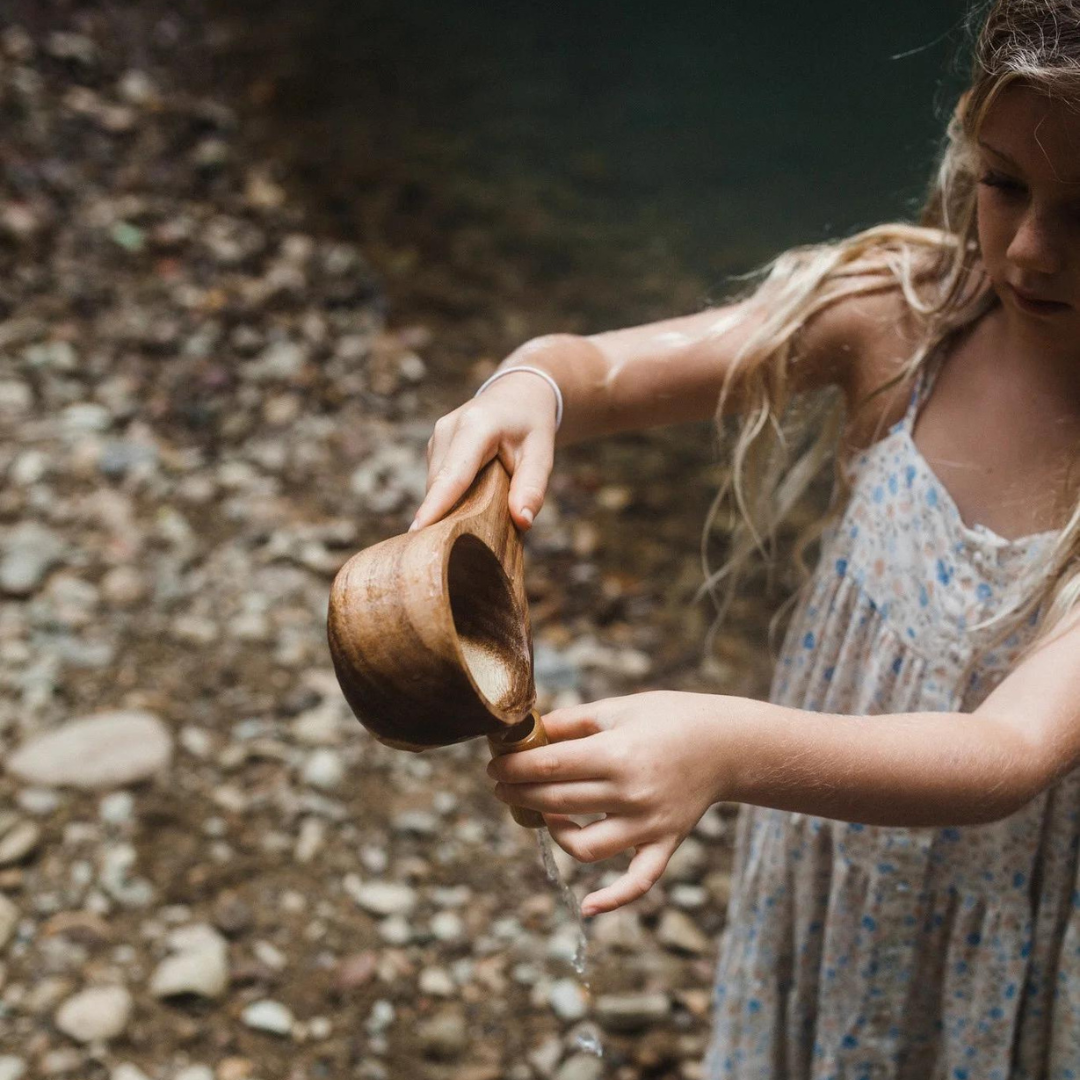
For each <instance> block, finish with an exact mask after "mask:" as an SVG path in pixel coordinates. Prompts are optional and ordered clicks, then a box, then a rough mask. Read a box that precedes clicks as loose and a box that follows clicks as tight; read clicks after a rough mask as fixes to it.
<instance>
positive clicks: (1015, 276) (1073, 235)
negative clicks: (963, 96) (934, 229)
mask: <svg viewBox="0 0 1080 1080" xmlns="http://www.w3.org/2000/svg"><path fill="white" fill-rule="evenodd" d="M978 141H979V146H978V150H979V156H980V170H979V189H978V228H979V245H980V247H981V249H982V257H983V264H984V266H985V268H986V272H987V273H988V274H989V276H990V280H991V282H992V283H993V286H994V289H995V290H996V291H997V294H998V296H999V297H1000V298H1001V302H1002V304H1003V305H1004V308H1005V311H1006V313H1007V314H1008V315H1010V316H1011V319H1012V321H1013V322H1014V323H1015V325H1016V326H1017V327H1018V329H1021V330H1022V331H1024V332H1025V333H1031V334H1034V335H1036V336H1037V337H1040V338H1043V339H1047V340H1056V341H1057V342H1058V343H1059V344H1066V343H1067V342H1071V343H1073V348H1075V347H1076V344H1075V343H1076V342H1078V341H1080V113H1077V112H1074V111H1071V110H1070V109H1069V106H1068V105H1067V104H1066V103H1064V102H1061V101H1055V100H1052V99H1049V98H1047V97H1046V96H1045V94H1041V93H1040V92H1038V91H1037V90H1034V89H1032V88H1030V87H1028V86H1024V85H1020V84H1018V85H1013V86H1010V87H1008V88H1007V89H1005V90H1004V91H1002V93H1001V95H1000V96H999V97H998V98H997V100H996V101H995V102H994V104H993V105H992V106H991V107H990V110H989V111H988V113H987V115H986V117H985V118H984V120H983V125H982V129H981V131H980V132H979V136H978Z"/></svg>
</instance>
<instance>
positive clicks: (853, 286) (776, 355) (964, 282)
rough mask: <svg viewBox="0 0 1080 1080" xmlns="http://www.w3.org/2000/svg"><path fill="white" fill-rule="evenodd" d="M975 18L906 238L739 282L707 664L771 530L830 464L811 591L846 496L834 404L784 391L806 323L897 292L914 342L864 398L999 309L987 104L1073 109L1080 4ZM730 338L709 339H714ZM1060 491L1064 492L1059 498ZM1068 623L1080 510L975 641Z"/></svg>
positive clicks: (713, 514)
mask: <svg viewBox="0 0 1080 1080" xmlns="http://www.w3.org/2000/svg"><path fill="white" fill-rule="evenodd" d="M982 10H986V15H985V19H983V21H982V26H981V29H980V30H979V32H978V35H977V38H976V40H975V43H974V63H973V72H972V79H971V86H970V88H969V89H968V90H967V91H966V92H965V93H964V94H963V95H962V96H961V98H960V101H959V103H958V105H957V107H956V110H955V112H954V113H953V116H952V118H951V119H950V122H949V124H948V128H947V131H946V140H945V146H944V150H943V153H942V156H941V159H940V163H939V165H938V167H937V169H936V171H935V174H934V177H933V179H932V182H931V184H930V190H929V192H928V196H927V199H926V203H925V206H924V209H923V212H922V215H921V219H920V222H919V224H918V225H915V224H905V223H895V224H888V225H881V226H878V227H876V228H873V229H868V230H866V231H864V232H860V233H857V234H855V235H854V236H850V237H847V238H845V239H843V240H840V241H835V242H830V243H823V244H816V245H807V246H804V247H799V248H795V249H793V250H791V251H788V252H785V253H784V254H783V255H781V256H779V257H778V258H777V259H775V260H773V262H771V263H770V264H768V265H767V266H766V267H765V268H764V269H763V270H761V271H758V272H757V273H756V274H754V275H751V277H752V279H753V280H754V281H755V285H754V287H753V288H752V289H750V290H748V291H746V292H745V293H744V295H752V296H753V298H754V302H753V304H752V305H747V308H748V309H749V308H753V310H754V311H755V312H759V313H760V312H765V313H766V317H765V321H764V322H763V323H762V324H761V325H760V326H759V327H758V328H757V329H756V331H755V332H754V333H753V334H752V335H751V336H750V338H749V339H748V340H747V341H746V342H745V343H744V345H743V346H742V348H741V349H740V351H739V353H738V355H737V356H736V357H735V358H734V362H733V363H732V365H731V369H730V372H729V375H728V377H727V380H726V382H725V385H724V387H723V389H722V391H721V394H720V399H719V402H718V405H717V412H716V420H717V425H718V428H719V431H720V435H721V438H722V440H723V439H724V436H725V434H727V435H728V439H727V440H726V441H727V442H729V443H730V450H729V460H730V470H729V472H728V474H727V477H726V479H725V480H724V482H723V484H722V485H721V487H720V490H719V491H718V492H717V495H716V497H715V499H714V500H713V503H712V506H711V507H710V510H709V513H708V515H707V518H706V522H705V528H704V531H703V534H702V546H701V557H702V566H703V569H704V572H705V582H704V584H703V585H702V586H701V588H700V590H699V592H698V598H700V597H701V596H702V595H703V594H704V593H705V592H708V593H710V594H711V595H712V597H713V599H714V601H715V603H716V607H717V617H716V619H715V621H714V622H713V625H712V628H711V629H710V631H709V633H708V634H707V636H706V643H705V649H706V652H711V651H712V649H713V644H714V640H715V635H716V632H717V630H718V629H719V628H720V626H721V624H722V622H723V620H724V616H725V615H726V613H727V610H728V607H729V605H730V602H731V600H732V598H733V596H734V594H735V591H736V588H737V585H738V583H739V581H740V580H741V579H742V577H743V575H744V572H745V571H746V569H747V568H748V567H749V565H750V563H751V562H752V561H753V559H754V558H755V556H758V555H760V556H762V557H764V559H765V561H766V564H767V566H768V567H769V569H770V579H771V577H772V573H771V571H772V568H773V566H774V564H775V558H776V553H777V536H778V532H779V530H780V527H781V526H782V525H785V524H786V523H788V522H789V521H790V518H791V513H792V510H793V509H794V508H795V507H796V506H797V505H798V504H799V503H800V501H801V500H802V498H803V496H805V495H806V493H807V491H808V489H809V488H810V487H811V485H812V483H813V482H814V480H815V479H816V478H817V477H819V476H820V475H821V474H822V470H823V467H824V466H825V465H826V464H827V463H829V462H830V461H832V463H833V465H834V470H833V471H834V481H833V483H834V486H833V498H832V501H831V503H830V506H829V508H828V510H827V512H826V513H825V515H824V516H821V517H819V518H818V519H817V520H815V521H814V522H813V523H812V524H811V525H809V526H808V527H806V528H804V529H803V530H802V531H801V533H800V534H799V535H798V537H797V540H796V545H795V555H796V564H797V566H798V567H799V569H800V571H801V577H802V581H803V585H804V586H805V584H806V582H807V580H808V578H809V570H808V568H807V565H806V558H805V553H806V551H807V549H808V548H809V547H810V546H811V545H812V544H813V543H814V542H815V541H817V540H818V539H819V538H820V537H821V535H822V533H823V532H824V531H825V530H826V528H827V527H828V525H829V523H830V522H832V521H834V520H835V519H836V518H838V517H839V516H840V515H841V514H842V513H843V511H844V508H845V506H846V504H847V499H848V496H849V494H850V492H849V491H848V487H847V483H846V478H845V472H844V469H843V468H842V459H841V454H840V453H839V451H838V441H839V437H840V434H841V432H842V429H843V424H844V407H843V402H842V401H841V400H839V399H838V394H837V393H836V392H835V391H834V392H832V393H826V394H822V395H801V396H799V397H798V398H797V399H796V395H794V394H793V392H792V382H793V380H792V366H793V365H795V364H798V362H799V349H798V347H799V340H798V338H799V331H800V329H801V327H802V326H803V324H804V323H806V322H807V320H809V319H811V318H812V317H813V316H814V315H816V314H817V313H819V312H821V311H823V310H824V309H826V308H828V307H830V306H832V305H833V304H836V303H838V302H839V301H841V300H844V299H846V298H850V297H854V296H859V295H866V294H870V293H880V292H883V291H888V290H896V289H899V290H900V293H901V294H902V296H903V298H904V301H905V302H906V304H907V305H908V307H909V308H910V310H911V312H912V313H913V315H914V316H916V321H917V324H918V326H919V328H920V331H921V333H920V336H919V340H918V343H917V345H916V347H915V349H914V351H913V353H912V355H911V357H910V359H909V360H908V362H907V363H906V364H905V365H904V367H903V369H902V370H901V371H900V372H899V374H897V375H896V376H895V377H893V378H892V379H890V380H889V381H888V382H887V383H885V384H884V385H882V386H880V387H878V388H877V389H875V390H874V392H873V394H872V395H870V396H871V397H873V396H875V395H877V394H879V393H881V392H883V391H885V390H887V389H889V388H890V387H892V386H895V385H897V384H902V383H907V382H908V381H910V380H912V379H914V377H915V376H916V375H917V374H918V373H919V372H920V370H921V369H922V368H923V367H924V366H925V365H926V364H927V363H928V362H929V361H930V359H931V358H932V356H933V355H935V353H936V352H937V350H938V348H939V347H940V346H943V345H946V344H947V343H948V341H949V340H950V339H951V338H952V337H953V336H954V335H955V334H957V333H958V332H959V331H961V330H962V329H963V328H964V327H966V326H968V325H970V324H971V323H973V322H974V321H975V320H977V319H978V318H979V317H981V316H982V315H983V314H984V313H985V312H986V311H987V310H989V309H990V308H991V307H992V306H993V305H994V304H995V303H996V302H997V301H996V298H995V296H994V294H993V290H992V289H990V288H989V282H988V281H987V279H986V278H985V275H984V274H983V272H982V269H981V261H980V252H979V242H978V232H977V221H976V212H975V211H976V193H977V180H978V174H977V169H978V162H977V154H976V143H977V137H978V132H979V130H980V128H981V126H982V123H983V120H984V119H985V117H986V115H987V112H988V111H989V109H990V107H991V105H992V104H993V103H994V101H995V100H996V99H997V97H998V95H999V94H1000V93H1001V92H1002V91H1003V90H1004V89H1005V88H1006V87H1007V86H1008V85H1010V84H1012V83H1014V82H1017V81H1019V80H1023V82H1024V83H1025V84H1026V85H1030V86H1033V87H1036V88H1037V89H1040V90H1042V91H1044V92H1045V93H1046V94H1047V95H1050V96H1053V97H1055V98H1059V99H1066V100H1070V101H1074V102H1078V103H1080V0H997V2H995V3H993V4H991V5H989V7H988V9H987V8H985V6H984V7H981V8H977V9H974V10H973V11H972V13H971V16H970V17H969V23H968V25H969V28H972V27H973V25H974V23H975V22H976V20H978V18H979V16H980V14H981V11H982ZM730 328H731V327H730V326H729V325H723V326H719V325H718V326H717V328H716V330H715V331H714V332H716V333H718V334H722V333H726V332H727V331H728V330H730ZM736 384H737V385H738V396H739V399H740V408H739V410H738V413H739V415H738V418H737V419H736V420H733V419H732V418H731V417H727V416H726V415H725V412H726V408H725V407H726V405H727V402H728V398H729V397H730V396H731V394H732V393H733V392H734V387H735V386H736ZM866 400H869V398H868V399H866ZM862 404H865V401H864V402H861V403H859V405H862ZM857 407H858V406H857ZM1068 483H1069V477H1066V487H1068ZM724 509H727V510H728V511H729V514H730V516H731V518H732V519H734V522H735V524H734V528H733V531H732V533H731V538H730V543H729V547H728V551H727V557H726V560H725V562H724V563H723V565H722V566H721V567H720V568H719V569H717V570H713V569H711V568H710V565H709V557H708V552H709V540H710V537H711V535H712V532H713V527H714V523H715V521H716V518H717V515H718V514H719V513H720V512H721V511H722V510H724ZM797 599H798V593H796V594H795V595H794V596H792V597H791V598H790V599H789V602H788V603H787V604H785V605H784V606H783V607H782V608H781V610H780V611H778V612H777V615H776V616H775V617H774V620H773V624H772V630H773V631H774V632H775V630H776V628H777V625H778V624H779V622H780V620H781V619H782V617H783V616H784V614H785V613H786V612H787V611H789V610H790V607H791V605H792V603H794V601H795V600H797ZM1077 614H1080V504H1077V505H1076V506H1072V507H1071V509H1070V511H1069V513H1068V515H1067V519H1066V522H1065V524H1064V526H1063V528H1062V530H1061V532H1060V534H1059V536H1058V537H1057V538H1056V540H1055V542H1054V544H1053V547H1052V549H1051V551H1050V553H1049V555H1048V557H1047V561H1046V565H1045V571H1044V573H1043V575H1042V577H1041V581H1040V584H1039V587H1038V588H1037V589H1035V590H1034V591H1032V592H1031V594H1030V595H1028V596H1026V597H1023V598H1021V599H1020V600H1019V601H1018V602H1017V603H1015V604H1014V605H1013V606H1012V607H1009V608H1008V609H1007V610H1005V611H1002V612H1001V613H999V614H998V615H996V616H994V617H993V618H992V619H989V620H987V621H986V622H985V623H983V624H980V626H993V627H994V628H995V629H996V630H1000V633H999V635H998V637H997V638H996V640H1000V639H1003V638H1004V637H1006V636H1007V635H1008V634H1009V633H1010V632H1011V631H1013V630H1015V629H1017V628H1018V627H1019V626H1020V625H1021V624H1022V623H1023V622H1024V620H1025V619H1027V620H1035V619H1036V618H1040V620H1041V621H1040V625H1039V629H1038V632H1037V634H1036V635H1035V636H1034V638H1033V640H1031V641H1030V642H1029V643H1028V644H1027V647H1026V648H1025V650H1024V654H1025V655H1026V654H1027V653H1028V652H1030V651H1031V650H1032V649H1033V648H1034V647H1035V646H1036V644H1037V643H1040V642H1042V641H1044V640H1046V638H1047V637H1048V636H1049V635H1050V634H1051V633H1052V632H1053V631H1055V630H1062V629H1064V628H1065V626H1066V625H1067V624H1068V623H1070V622H1071V621H1072V617H1073V616H1074V615H1077ZM973 663H974V661H973ZM969 670H970V669H969Z"/></svg>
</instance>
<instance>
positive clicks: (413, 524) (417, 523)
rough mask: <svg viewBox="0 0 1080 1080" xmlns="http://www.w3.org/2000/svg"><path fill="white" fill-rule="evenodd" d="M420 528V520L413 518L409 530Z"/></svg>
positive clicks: (414, 530) (413, 530)
mask: <svg viewBox="0 0 1080 1080" xmlns="http://www.w3.org/2000/svg"><path fill="white" fill-rule="evenodd" d="M419 528H420V522H419V521H417V520H416V518H413V523H412V524H411V525H410V526H409V532H416V530H417V529H419Z"/></svg>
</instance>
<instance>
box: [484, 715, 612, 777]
mask: <svg viewBox="0 0 1080 1080" xmlns="http://www.w3.org/2000/svg"><path fill="white" fill-rule="evenodd" d="M545 727H546V725H545ZM597 749H602V748H598V747H596V746H595V745H593V744H592V743H591V740H586V739H577V740H571V741H569V742H564V743H554V744H552V745H549V746H537V747H534V748H533V749H532V750H519V751H518V752H517V753H515V754H503V755H502V756H501V757H497V758H492V759H491V761H489V762H488V765H487V774H488V776H490V777H491V779H492V780H498V781H500V782H501V783H504V784H545V783H552V782H555V783H565V782H566V781H567V780H603V779H604V768H603V762H602V759H600V758H598V757H597V754H596V750H597Z"/></svg>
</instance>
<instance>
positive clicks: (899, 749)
mask: <svg viewBox="0 0 1080 1080" xmlns="http://www.w3.org/2000/svg"><path fill="white" fill-rule="evenodd" d="M715 701H716V703H717V706H718V711H719V715H718V716H717V717H716V719H717V727H716V735H717V738H716V742H715V744H714V752H715V753H716V756H717V775H718V777H721V778H723V779H722V782H721V792H720V794H719V795H718V798H720V799H724V800H728V801H733V802H747V803H752V804H754V805H757V806H768V807H773V808H775V809H778V810H792V811H798V812H801V813H805V814H812V815H815V816H818V817H828V818H835V819H837V820H840V821H854V822H861V823H863V824H867V825H906V826H941V825H976V824H985V823H987V822H991V821H997V820H1000V819H1001V818H1004V817H1007V816H1008V815H1009V814H1012V813H1014V812H1015V811H1016V810H1018V809H1020V807H1022V806H1023V805H1024V804H1025V803H1027V802H1028V801H1029V800H1030V799H1032V798H1034V796H1035V795H1036V794H1038V792H1039V791H1040V790H1042V788H1043V787H1044V786H1045V780H1044V778H1043V776H1042V774H1041V771H1040V768H1039V766H1038V761H1039V757H1038V755H1037V753H1036V751H1035V747H1034V746H1032V745H1031V744H1030V743H1029V742H1028V741H1027V740H1025V739H1024V737H1023V736H1022V735H1021V733H1020V732H1019V731H1018V729H1017V728H1016V727H1015V726H1014V725H1012V724H1009V723H1007V722H1006V721H1004V720H1001V719H997V718H994V717H991V716H987V715H984V714H981V713H980V714H968V713H952V712H948V713H946V712H930V713H898V714H889V715H883V716H843V715H833V714H828V713H814V712H807V711H803V710H800V709H790V708H786V707H784V706H779V705H771V704H768V703H766V702H760V701H752V700H749V699H743V698H730V697H716V698H715Z"/></svg>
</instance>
